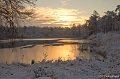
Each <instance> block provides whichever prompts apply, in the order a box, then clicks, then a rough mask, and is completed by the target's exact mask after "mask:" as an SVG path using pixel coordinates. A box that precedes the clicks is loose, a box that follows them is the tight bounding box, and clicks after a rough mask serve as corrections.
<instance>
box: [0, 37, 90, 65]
mask: <svg viewBox="0 0 120 79" xmlns="http://www.w3.org/2000/svg"><path fill="white" fill-rule="evenodd" d="M81 43H86V44H87V43H88V41H85V40H78V39H71V38H48V39H42V38H41V39H23V40H18V39H17V40H15V44H13V47H14V48H12V47H11V45H9V41H7V40H3V41H1V43H0V44H1V45H0V46H1V48H0V63H7V64H11V63H26V64H30V63H31V61H32V60H34V61H36V62H38V61H42V60H43V59H46V60H53V61H54V60H57V59H62V60H63V61H65V60H73V59H75V58H76V57H80V58H81V59H89V58H90V53H89V51H87V50H86V51H80V45H81ZM10 44H11V43H10ZM6 45H7V46H6Z"/></svg>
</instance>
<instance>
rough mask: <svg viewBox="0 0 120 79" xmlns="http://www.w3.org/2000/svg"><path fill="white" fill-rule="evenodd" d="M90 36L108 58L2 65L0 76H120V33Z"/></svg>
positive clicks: (64, 78)
mask: <svg viewBox="0 0 120 79" xmlns="http://www.w3.org/2000/svg"><path fill="white" fill-rule="evenodd" d="M88 39H90V40H93V41H94V42H96V46H95V47H93V48H94V51H95V50H96V54H98V52H101V51H104V52H102V54H103V55H104V54H105V55H106V58H104V59H99V58H94V57H93V58H92V59H90V60H87V59H86V60H80V59H76V60H68V61H62V60H59V61H55V62H53V61H43V62H39V63H35V64H32V65H25V64H11V65H8V64H0V79H100V78H102V79H105V77H106V78H107V77H110V78H111V79H114V78H116V79H120V55H119V54H120V52H119V51H120V34H119V33H115V32H114V33H112V32H109V33H106V34H104V33H99V34H97V35H92V36H90V37H89V38H88Z"/></svg>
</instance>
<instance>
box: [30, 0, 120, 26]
mask: <svg viewBox="0 0 120 79" xmlns="http://www.w3.org/2000/svg"><path fill="white" fill-rule="evenodd" d="M35 3H36V7H35V9H34V10H35V13H36V19H35V20H34V22H32V24H33V25H37V26H62V27H70V26H71V25H72V24H73V23H75V24H83V23H84V22H85V20H86V19H88V18H89V16H90V15H91V14H92V12H93V11H94V10H96V11H97V12H98V13H99V14H100V15H104V12H105V11H108V10H114V9H115V8H116V6H117V5H119V4H120V0H37V2H35ZM29 24H30V23H29ZM30 25H31V24H30Z"/></svg>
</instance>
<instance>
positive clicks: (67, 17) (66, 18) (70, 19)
mask: <svg viewBox="0 0 120 79" xmlns="http://www.w3.org/2000/svg"><path fill="white" fill-rule="evenodd" d="M58 20H60V21H72V20H73V18H72V17H70V16H59V18H58Z"/></svg>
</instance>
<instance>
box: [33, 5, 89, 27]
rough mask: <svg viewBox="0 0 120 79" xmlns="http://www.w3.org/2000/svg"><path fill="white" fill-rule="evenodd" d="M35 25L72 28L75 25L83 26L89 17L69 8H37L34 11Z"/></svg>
mask: <svg viewBox="0 0 120 79" xmlns="http://www.w3.org/2000/svg"><path fill="white" fill-rule="evenodd" d="M34 11H35V17H36V18H34V19H33V20H34V22H33V24H34V25H38V26H39V25H40V26H62V27H71V26H72V25H73V24H83V23H84V22H85V21H84V20H85V19H87V17H85V16H83V15H82V12H80V11H79V10H75V9H67V8H48V7H37V8H35V9H34Z"/></svg>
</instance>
